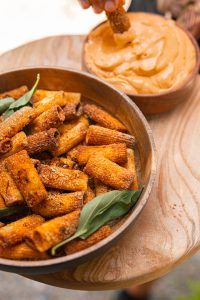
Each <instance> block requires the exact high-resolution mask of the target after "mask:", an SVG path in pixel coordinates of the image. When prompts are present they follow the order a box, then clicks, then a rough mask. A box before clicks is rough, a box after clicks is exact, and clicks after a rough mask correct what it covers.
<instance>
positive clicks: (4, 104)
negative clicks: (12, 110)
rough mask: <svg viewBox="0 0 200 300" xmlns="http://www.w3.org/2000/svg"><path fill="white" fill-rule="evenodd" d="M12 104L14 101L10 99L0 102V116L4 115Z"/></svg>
mask: <svg viewBox="0 0 200 300" xmlns="http://www.w3.org/2000/svg"><path fill="white" fill-rule="evenodd" d="M13 102H15V100H14V99H13V98H12V97H6V98H3V99H2V100H0V114H2V113H4V111H6V110H7V109H8V108H9V106H10V105H11V104H12V103H13Z"/></svg>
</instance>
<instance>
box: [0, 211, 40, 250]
mask: <svg viewBox="0 0 200 300" xmlns="http://www.w3.org/2000/svg"><path fill="white" fill-rule="evenodd" d="M43 222H44V219H43V218H42V217H41V216H38V215H30V216H27V217H24V218H22V219H19V220H17V221H15V222H12V223H10V224H8V225H5V226H3V227H2V228H0V246H2V247H4V248H6V247H8V246H12V245H14V244H17V243H19V242H21V241H22V240H23V239H24V236H25V234H27V233H29V232H31V231H32V230H33V229H34V228H36V227H38V226H39V225H41V224H42V223H43Z"/></svg>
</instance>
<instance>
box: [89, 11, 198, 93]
mask: <svg viewBox="0 0 200 300" xmlns="http://www.w3.org/2000/svg"><path fill="white" fill-rule="evenodd" d="M128 16H129V18H130V21H131V27H132V31H133V40H132V42H129V43H127V44H125V45H124V44H123V43H122V44H120V43H116V41H117V39H116V38H115V37H114V35H113V32H112V30H111V28H110V26H109V24H108V22H106V23H103V24H102V25H100V26H98V27H97V28H96V29H94V30H93V31H92V32H91V34H90V36H89V38H88V41H87V43H86V44H85V61H86V64H87V66H88V67H89V69H90V70H91V71H92V72H93V73H95V74H96V75H97V76H99V77H101V78H103V79H106V80H107V81H109V82H110V83H112V84H114V85H115V86H116V87H117V88H119V89H121V90H123V91H125V92H126V93H135V94H157V93H163V92H165V91H166V90H169V89H172V88H174V87H178V86H179V85H182V83H183V82H184V81H185V80H186V79H187V77H188V76H189V75H190V74H191V72H192V71H193V69H194V67H195V63H196V50H195V47H194V45H193V44H192V42H191V40H190V39H189V37H188V36H187V34H186V33H185V32H184V31H183V30H182V29H181V28H179V27H178V26H176V23H175V22H174V21H172V20H166V19H164V18H163V17H160V16H157V15H153V14H146V13H129V14H128ZM122 38H123V37H122ZM125 38H126V36H125Z"/></svg>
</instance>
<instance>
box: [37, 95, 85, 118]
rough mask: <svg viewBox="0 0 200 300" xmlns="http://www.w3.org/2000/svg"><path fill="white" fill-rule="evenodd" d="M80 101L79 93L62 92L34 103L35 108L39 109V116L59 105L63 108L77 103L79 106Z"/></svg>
mask: <svg viewBox="0 0 200 300" xmlns="http://www.w3.org/2000/svg"><path fill="white" fill-rule="evenodd" d="M80 99H81V95H80V94H79V93H65V92H62V91H60V92H56V93H55V94H52V95H49V96H47V97H46V98H44V99H42V100H41V101H39V102H36V103H34V107H35V108H36V109H37V112H38V114H41V113H43V112H45V111H46V110H48V109H50V108H51V107H52V106H54V105H59V106H61V107H63V106H65V105H66V104H69V103H75V104H77V105H78V104H79V103H80Z"/></svg>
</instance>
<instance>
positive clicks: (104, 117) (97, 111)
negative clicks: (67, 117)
mask: <svg viewBox="0 0 200 300" xmlns="http://www.w3.org/2000/svg"><path fill="white" fill-rule="evenodd" d="M83 112H84V113H86V114H87V115H88V117H89V118H90V119H92V120H93V121H95V122H97V123H98V124H99V125H100V126H103V127H107V128H110V129H114V130H118V131H123V132H126V131H127V129H126V127H125V126H124V125H123V124H122V123H121V122H120V121H118V120H117V119H116V118H114V117H113V116H111V115H110V114H109V113H107V112H106V111H105V110H103V109H102V108H100V107H99V106H96V105H93V104H86V105H84V107H83Z"/></svg>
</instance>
